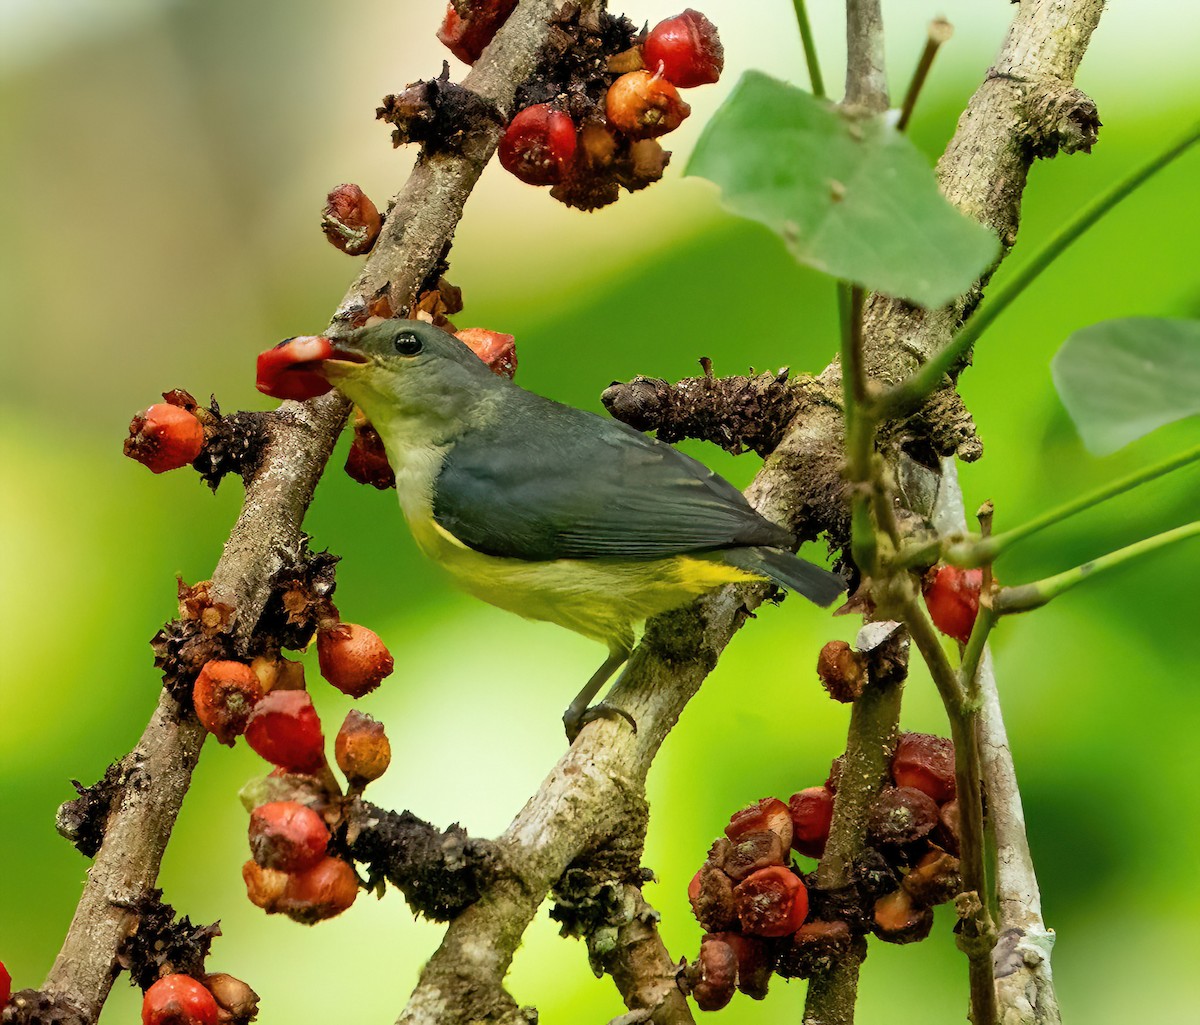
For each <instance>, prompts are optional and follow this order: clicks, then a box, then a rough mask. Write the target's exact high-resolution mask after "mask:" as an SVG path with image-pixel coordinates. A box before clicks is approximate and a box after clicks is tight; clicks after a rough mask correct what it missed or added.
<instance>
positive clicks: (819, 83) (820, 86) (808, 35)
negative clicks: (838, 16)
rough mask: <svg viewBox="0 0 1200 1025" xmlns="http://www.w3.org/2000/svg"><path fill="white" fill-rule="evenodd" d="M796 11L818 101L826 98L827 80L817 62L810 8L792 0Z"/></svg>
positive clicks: (802, 1) (810, 78) (809, 71)
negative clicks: (810, 22)
mask: <svg viewBox="0 0 1200 1025" xmlns="http://www.w3.org/2000/svg"><path fill="white" fill-rule="evenodd" d="M792 6H793V7H794V8H795V10H796V24H797V25H798V26H799V27H800V42H801V43H803V45H804V62H805V64H807V65H808V80H809V83H810V84H811V85H812V94H813V95H814V96H815V97H816V98H817V99H818V100H823V99H824V98H825V80H824V79H823V78H821V64H820V62H819V61H818V60H817V44H816V40H814V39H813V32H812V25H811V24H809V21H808V8H807V7H806V6H805V3H804V0H792Z"/></svg>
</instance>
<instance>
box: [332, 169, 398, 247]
mask: <svg viewBox="0 0 1200 1025" xmlns="http://www.w3.org/2000/svg"><path fill="white" fill-rule="evenodd" d="M382 225H383V218H381V217H380V216H379V210H378V209H376V207H375V204H374V203H372V202H371V199H370V197H369V196H367V195H366V194H365V193H364V192H363V190H362V189H360V188H359V187H358V186H357V185H350V184H347V185H339V186H338V187H337V188H336V189H334V190H333V191H332V192H330V193H329V195H328V196H327V197H326V201H325V209H324V210H323V211H322V212H321V230H322V231H323V232H325V237H326V238H327V239H329V241H330V242H332V243H333V245H334V247H335V248H337V249H340V250H341V251H342V252H343V253H348V254H349V255H350V256H362V254H363V253H368V252H370V251H371V247H372V246H373V245H375V240H376V239H377V238H378V237H379V229H380V227H382Z"/></svg>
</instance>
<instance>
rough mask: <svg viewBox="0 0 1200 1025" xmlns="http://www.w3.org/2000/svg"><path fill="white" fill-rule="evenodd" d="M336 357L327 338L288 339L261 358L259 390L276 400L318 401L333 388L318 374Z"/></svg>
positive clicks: (264, 353)
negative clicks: (314, 399)
mask: <svg viewBox="0 0 1200 1025" xmlns="http://www.w3.org/2000/svg"><path fill="white" fill-rule="evenodd" d="M332 355H333V343H332V342H331V341H330V340H329V339H328V338H325V337H324V336H323V335H301V336H299V337H297V338H285V339H284V340H283V341H282V342H280V343H279V344H278V345H276V346H275V348H273V349H267V351H266V352H260V353H259V354H258V378H257V381H256V382H255V383H256V387H257V388H258V390H259V391H260V392H262V393H263V394H264V395H270V396H271V397H272V398H276V399H297V400H300V401H303V400H304V399H312V398H316V397H317V396H318V395H324V394H325V393H326V392H327V391H330V390H331V389H332V388H333V385H331V384H330V383H329V382H328V381H326V380H325V378H324V377H322V376H321V374H320V372H319V371H318V369H317V368H318V367H319V366H320V364H321V361H322V360H324V359H328V358H329V357H330V356H332Z"/></svg>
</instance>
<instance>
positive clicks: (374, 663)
mask: <svg viewBox="0 0 1200 1025" xmlns="http://www.w3.org/2000/svg"><path fill="white" fill-rule="evenodd" d="M317 661H318V662H319V663H320V666H321V675H322V676H323V677H325V679H326V680H328V681H329V682H330V683H331V684H333V685H334V686H335V687H336V688H337V689H338V690H340V691H341V692H342V693H343V694H349V695H350V696H351V697H352V698H361V697H362V696H363V695H364V694H369V693H370V692H371V691H373V690H374V689H375V688H376V687H378V686H379V684H380V683H382V682H383V680H384V678H385V677H387V676H390V675H391V672H392V666H393V661H392V655H391V652H389V651H388V650H387V646H386V645H385V644H384V643H383V641H381V640H380V639H379V635H378V634H377V633H375V631H374V630H368V629H367V628H366V627H365V626H359V625H358V624H357V623H335V624H334V625H333V626H331V627H329V628H328V629H324V630H319V631H318V632H317Z"/></svg>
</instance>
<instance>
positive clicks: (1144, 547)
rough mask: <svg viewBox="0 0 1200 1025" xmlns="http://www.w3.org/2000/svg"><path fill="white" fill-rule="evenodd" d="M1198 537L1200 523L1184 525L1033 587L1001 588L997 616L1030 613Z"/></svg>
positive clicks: (996, 603) (1027, 585)
mask: <svg viewBox="0 0 1200 1025" xmlns="http://www.w3.org/2000/svg"><path fill="white" fill-rule="evenodd" d="M1197 535H1200V520H1195V521H1193V522H1192V523H1185V524H1184V525H1183V526H1182V527H1176V528H1175V529H1174V530H1167V531H1164V532H1163V533H1161V534H1155V535H1154V536H1153V537H1148V538H1145V539H1144V540H1141V541H1135V542H1134V543H1133V544H1131V545H1127V546H1126V547H1125V548H1118V549H1117V550H1116V551H1115V552H1109V553H1108V554H1107V555H1101V556H1100V557H1099V558H1096V559H1092V560H1090V561H1088V562H1085V563H1083V564H1082V565H1080V566H1076V567H1075V568H1074V569H1069V570H1066V571H1065V572H1063V573H1059V574H1056V575H1055V576H1052V577H1046V578H1045V579H1043V580H1037V581H1035V582H1034V583H1032V584H1021V585H1019V586H1017V587H1005V588H1002V589H1001V590H1000V591H999V593H998V594H997V595H996V598H995V610H996V615H998V616H1006V615H1008V614H1010V613H1013V612H1027V611H1029V610H1030V609H1036V608H1039V607H1041V606H1042V605H1045V604H1046V603H1047V602H1049V601H1053V600H1054V599H1055V598H1057V597H1058V596H1059V595H1060V594H1062V593H1063V592H1064V591H1069V590H1070V589H1071V588H1072V587H1074V586H1075V585H1076V584H1079V583H1082V582H1083V581H1084V580H1086V579H1087V578H1088V577H1093V576H1095V575H1096V574H1097V573H1102V572H1103V571H1104V570H1106V569H1112V568H1113V567H1114V566H1120V565H1122V564H1123V563H1126V562H1129V561H1130V560H1132V559H1137V558H1140V557H1141V556H1143V555H1148V554H1149V553H1150V552H1153V551H1157V550H1158V549H1159V548H1165V547H1166V546H1167V545H1170V544H1174V543H1175V542H1176V541H1185V540H1187V539H1188V538H1189V537H1196V536H1197Z"/></svg>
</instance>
